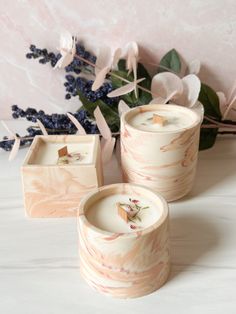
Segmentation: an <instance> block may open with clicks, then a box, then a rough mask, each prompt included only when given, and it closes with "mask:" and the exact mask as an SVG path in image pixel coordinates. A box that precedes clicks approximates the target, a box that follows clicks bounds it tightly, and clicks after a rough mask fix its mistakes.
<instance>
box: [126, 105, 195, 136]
mask: <svg viewBox="0 0 236 314" xmlns="http://www.w3.org/2000/svg"><path fill="white" fill-rule="evenodd" d="M166 106H168V105H166ZM154 114H155V115H159V116H161V117H164V118H165V119H166V120H165V122H164V124H163V125H161V124H158V123H153V115H154ZM194 122H195V120H194V118H193V116H191V115H188V114H186V112H182V111H179V110H165V109H158V110H153V111H145V112H140V113H137V114H136V115H135V116H133V117H131V118H130V119H129V121H128V123H129V124H130V125H131V126H133V127H134V128H136V129H139V130H142V131H150V132H166V131H178V130H180V129H182V128H187V127H189V126H191V125H192V124H193V123H194Z"/></svg>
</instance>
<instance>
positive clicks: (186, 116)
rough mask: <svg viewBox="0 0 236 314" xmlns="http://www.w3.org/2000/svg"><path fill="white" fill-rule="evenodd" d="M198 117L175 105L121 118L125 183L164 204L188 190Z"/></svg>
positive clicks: (141, 109) (193, 167)
mask: <svg viewBox="0 0 236 314" xmlns="http://www.w3.org/2000/svg"><path fill="white" fill-rule="evenodd" d="M200 125H201V117H200V116H198V114H197V113H195V112H194V111H193V110H191V109H189V108H185V107H183V106H178V105H170V104H168V105H155V104H151V105H145V106H140V107H136V108H133V109H131V110H130V111H128V112H126V113H124V114H123V115H122V117H121V164H122V171H123V179H124V181H125V182H130V183H138V184H141V185H146V186H148V187H150V188H152V189H154V190H155V191H157V192H159V193H161V194H162V195H163V196H164V197H165V198H166V199H167V201H173V200H176V199H179V198H181V197H183V196H184V195H186V194H187V193H188V192H189V191H190V190H191V188H192V185H193V182H194V177H195V172H196V164H197V156H198V144H199V134H200Z"/></svg>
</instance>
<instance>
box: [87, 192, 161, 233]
mask: <svg viewBox="0 0 236 314" xmlns="http://www.w3.org/2000/svg"><path fill="white" fill-rule="evenodd" d="M130 199H131V200H135V201H136V200H138V203H137V204H138V205H139V206H140V207H141V209H140V211H139V213H138V218H139V219H140V220H139V219H137V217H134V221H131V220H130V221H129V222H128V223H127V222H126V221H125V220H123V219H122V218H121V217H120V216H119V215H118V209H117V203H120V204H124V203H125V204H130V203H131V202H130ZM160 216H161V209H160V208H158V207H157V205H156V204H154V203H153V202H152V201H150V200H148V199H147V198H144V197H137V196H132V195H128V194H113V195H109V196H106V197H104V198H101V199H100V200H98V201H96V202H95V203H94V204H93V205H92V206H91V207H89V208H88V209H87V210H86V217H87V219H88V221H89V222H90V223H91V224H92V225H94V226H95V227H97V228H99V229H101V230H105V231H109V232H115V233H129V232H136V231H139V230H142V229H145V228H147V227H149V226H151V225H152V224H154V223H155V222H156V221H157V220H158V219H159V218H160ZM132 219H133V218H132ZM133 226H134V228H132V227H133Z"/></svg>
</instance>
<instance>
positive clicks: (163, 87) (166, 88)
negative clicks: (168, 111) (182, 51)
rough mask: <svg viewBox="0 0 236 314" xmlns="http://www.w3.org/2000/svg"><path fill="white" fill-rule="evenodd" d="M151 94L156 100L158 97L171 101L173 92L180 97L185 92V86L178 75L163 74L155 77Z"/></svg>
mask: <svg viewBox="0 0 236 314" xmlns="http://www.w3.org/2000/svg"><path fill="white" fill-rule="evenodd" d="M151 92H152V96H153V98H156V97H157V95H158V96H159V97H161V98H164V99H167V98H168V99H169V97H170V95H172V94H173V92H175V94H178V95H179V94H181V93H182V92H183V84H182V81H181V79H180V78H179V77H178V76H177V75H175V74H173V73H170V72H162V73H158V74H156V75H155V76H154V77H153V79H152V84H151Z"/></svg>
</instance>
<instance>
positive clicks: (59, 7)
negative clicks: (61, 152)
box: [0, 0, 236, 118]
mask: <svg viewBox="0 0 236 314" xmlns="http://www.w3.org/2000/svg"><path fill="white" fill-rule="evenodd" d="M0 10H1V18H0V29H1V32H0V36H1V45H0V55H1V85H0V98H1V102H0V118H7V117H9V116H10V106H11V105H12V104H14V103H17V104H18V105H19V106H21V107H27V106H37V107H38V108H43V109H46V110H47V111H48V112H53V111H57V112H59V111H60V110H61V111H67V110H73V109H76V108H77V107H78V100H77V99H75V98H74V99H73V100H70V101H67V100H65V99H64V89H63V72H62V71H61V70H55V71H53V70H52V68H51V67H50V66H48V65H47V66H42V65H39V64H38V62H35V61H31V60H27V59H25V53H26V52H27V48H28V46H29V45H30V44H31V43H35V44H36V45H38V46H39V47H47V48H49V49H50V48H51V49H52V50H55V47H57V46H58V40H59V34H60V32H61V31H62V30H63V29H67V30H69V31H70V32H71V33H73V34H76V35H78V37H79V38H81V39H83V40H84V43H85V45H86V46H87V47H91V48H93V47H94V48H95V50H96V48H98V47H99V46H101V45H104V44H106V45H111V46H115V47H117V46H122V45H124V44H125V43H127V42H129V41H131V40H134V41H137V42H138V43H139V45H140V46H141V57H142V59H145V60H146V61H148V62H154V63H156V62H157V61H158V60H159V59H160V57H161V56H162V55H163V54H164V53H165V52H167V51H168V50H169V49H171V48H173V47H175V48H176V49H177V50H178V52H179V53H180V54H181V55H182V56H183V57H184V58H185V60H186V61H191V60H192V59H195V58H199V59H200V60H201V61H202V64H203V66H202V69H201V72H200V78H201V79H203V80H204V81H205V82H206V83H208V84H210V85H211V86H212V87H213V88H215V89H217V90H222V91H227V89H228V88H229V87H230V86H231V85H232V84H233V81H234V79H235V77H236V66H235V58H236V1H235V0H191V1H187V0H172V1H170V0H159V1H158V0H148V1H141V0H129V1H128V0H119V1H115V0H96V1H95V0H94V1H92V0H90V1H82V0H77V1H75V0H74V1H73V0H60V1H58V0H50V1H49V0H40V1H39V0H37V1H36V0H25V1H20V0H14V1H9V0H1V2H0Z"/></svg>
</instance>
